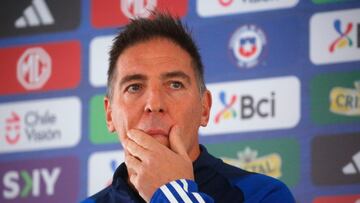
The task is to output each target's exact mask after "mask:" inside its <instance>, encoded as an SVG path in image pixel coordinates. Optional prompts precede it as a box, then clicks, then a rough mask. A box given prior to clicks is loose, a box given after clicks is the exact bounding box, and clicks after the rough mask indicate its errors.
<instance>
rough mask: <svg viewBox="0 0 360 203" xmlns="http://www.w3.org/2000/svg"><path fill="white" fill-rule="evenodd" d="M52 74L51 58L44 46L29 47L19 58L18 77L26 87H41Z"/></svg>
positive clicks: (29, 88) (31, 88)
mask: <svg viewBox="0 0 360 203" xmlns="http://www.w3.org/2000/svg"><path fill="white" fill-rule="evenodd" d="M50 75H51V58H50V56H49V54H48V53H47V52H46V51H45V50H44V49H43V48H40V47H36V48H29V49H27V50H26V51H25V52H24V53H23V54H22V55H21V57H20V59H19V60H18V64H17V79H18V81H19V82H20V84H21V85H22V86H23V87H24V88H25V89H28V90H33V89H39V88H41V87H42V86H43V85H44V84H45V83H46V82H47V81H48V79H49V78H50Z"/></svg>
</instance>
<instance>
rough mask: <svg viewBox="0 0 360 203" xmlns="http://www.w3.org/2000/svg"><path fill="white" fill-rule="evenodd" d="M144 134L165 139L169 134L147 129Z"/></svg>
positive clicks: (159, 130)
mask: <svg viewBox="0 0 360 203" xmlns="http://www.w3.org/2000/svg"><path fill="white" fill-rule="evenodd" d="M145 133H146V134H148V135H150V136H153V137H154V136H159V135H161V136H165V137H168V136H169V134H168V132H167V131H165V130H163V129H148V130H145Z"/></svg>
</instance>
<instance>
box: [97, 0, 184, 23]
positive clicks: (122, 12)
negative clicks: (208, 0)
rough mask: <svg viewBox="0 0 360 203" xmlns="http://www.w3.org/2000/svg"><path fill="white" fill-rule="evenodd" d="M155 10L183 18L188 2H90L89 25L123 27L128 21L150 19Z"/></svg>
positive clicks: (123, 0) (149, 0)
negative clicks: (138, 18) (141, 18)
mask: <svg viewBox="0 0 360 203" xmlns="http://www.w3.org/2000/svg"><path fill="white" fill-rule="evenodd" d="M155 9H156V10H165V11H169V13H170V14H171V15H174V16H179V17H183V16H185V15H186V13H187V9H188V0H177V1H166V0H109V1H103V0H92V1H91V24H92V25H93V26H94V27H96V28H104V27H119V26H124V25H126V24H128V23H129V21H130V19H133V18H136V17H143V18H147V17H150V15H151V12H152V11H154V10H155Z"/></svg>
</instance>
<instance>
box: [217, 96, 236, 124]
mask: <svg viewBox="0 0 360 203" xmlns="http://www.w3.org/2000/svg"><path fill="white" fill-rule="evenodd" d="M219 99H220V101H221V103H222V104H223V106H224V108H223V109H222V110H221V111H219V113H217V114H216V116H215V120H214V122H215V123H219V122H220V120H221V119H225V120H228V119H232V118H236V115H237V113H236V111H235V109H234V108H233V106H234V104H235V102H236V95H232V96H231V98H230V101H229V102H226V93H225V92H224V91H221V92H220V93H219Z"/></svg>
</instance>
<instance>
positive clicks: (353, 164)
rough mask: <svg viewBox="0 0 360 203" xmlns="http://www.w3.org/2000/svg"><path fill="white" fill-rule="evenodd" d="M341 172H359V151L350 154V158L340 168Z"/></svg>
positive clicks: (352, 173)
mask: <svg viewBox="0 0 360 203" xmlns="http://www.w3.org/2000/svg"><path fill="white" fill-rule="evenodd" d="M342 172H343V174H344V175H354V174H360V151H358V152H357V153H356V154H354V155H353V156H352V160H351V161H350V162H348V163H347V164H346V165H345V166H344V167H343V168H342Z"/></svg>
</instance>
